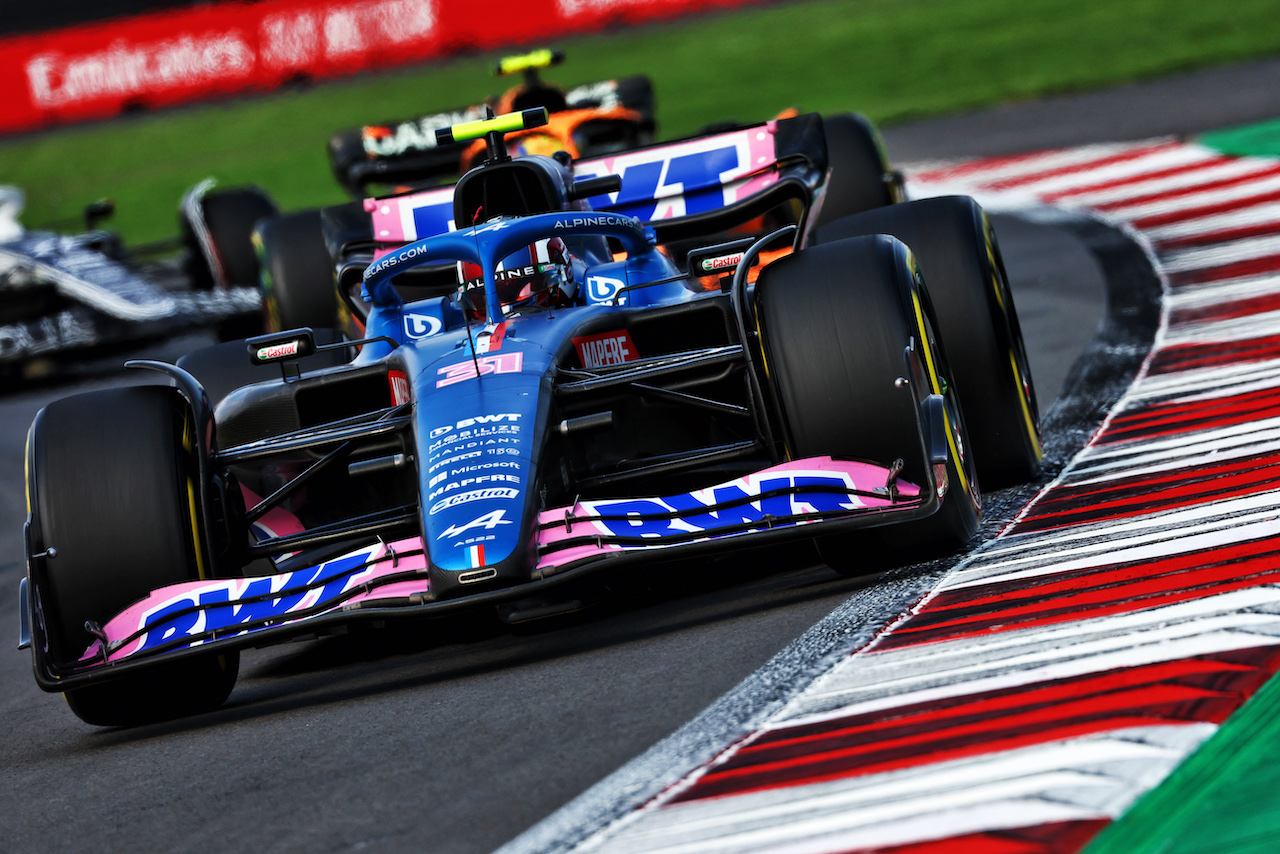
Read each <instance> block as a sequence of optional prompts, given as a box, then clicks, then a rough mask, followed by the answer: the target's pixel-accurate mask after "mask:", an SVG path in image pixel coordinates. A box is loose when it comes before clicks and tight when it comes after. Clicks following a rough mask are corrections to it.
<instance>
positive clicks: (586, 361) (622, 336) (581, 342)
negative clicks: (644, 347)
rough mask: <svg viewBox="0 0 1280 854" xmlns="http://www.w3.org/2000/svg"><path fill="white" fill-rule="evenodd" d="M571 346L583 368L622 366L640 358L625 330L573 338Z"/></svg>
mask: <svg viewBox="0 0 1280 854" xmlns="http://www.w3.org/2000/svg"><path fill="white" fill-rule="evenodd" d="M573 346H574V347H576V348H577V349H578V359H580V360H581V361H582V367H584V368H600V367H604V366H606V365H622V364H625V363H627V362H634V361H635V360H636V359H638V358H640V355H639V354H638V353H637V352H636V345H635V342H633V341H632V340H631V333H629V332H627V330H625V329H620V330H618V331H617V332H602V333H600V334H599V335H587V336H584V337H582V338H574V339H573Z"/></svg>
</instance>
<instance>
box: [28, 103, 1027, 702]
mask: <svg viewBox="0 0 1280 854" xmlns="http://www.w3.org/2000/svg"><path fill="white" fill-rule="evenodd" d="M542 120H545V114H544V113H543V112H542V111H541V110H533V111H529V112H528V113H524V114H514V115H511V116H503V117H498V118H496V119H493V120H487V121H480V122H477V123H473V124H471V125H467V126H458V127H454V128H451V129H447V130H445V131H444V132H443V134H444V135H445V137H446V139H447V138H453V139H455V140H456V139H460V138H463V137H473V138H483V139H485V140H486V144H487V146H488V150H489V155H488V158H487V160H486V161H485V162H484V163H483V164H482V165H481V166H479V167H477V168H475V169H473V170H471V171H470V172H468V173H467V174H466V175H465V176H464V177H463V178H462V179H461V180H460V181H459V183H458V184H457V186H456V188H454V189H453V190H452V197H451V205H450V207H449V210H448V212H447V213H448V217H447V218H448V219H451V220H452V221H453V223H455V224H459V225H461V226H462V227H459V228H456V229H453V230H450V228H449V224H448V223H447V222H445V221H443V220H441V218H440V217H438V216H437V213H438V211H434V210H433V209H431V208H430V207H429V206H428V207H427V208H426V212H425V213H423V214H422V215H421V216H415V211H416V210H418V208H415V207H414V206H415V205H419V204H423V202H422V200H421V199H419V200H418V201H414V200H413V199H412V197H406V199H408V200H407V201H405V202H404V206H403V207H402V208H398V209H396V210H395V211H393V210H392V206H391V203H390V202H388V204H387V206H386V207H387V210H386V211H385V212H384V214H385V215H386V216H387V217H391V218H397V217H398V220H397V221H398V222H400V223H401V225H402V226H403V227H405V228H410V229H416V233H415V234H412V235H408V242H406V243H404V244H403V245H400V246H399V247H398V248H395V249H391V250H389V251H385V250H384V251H383V252H382V253H381V254H380V256H379V257H378V258H377V259H376V260H374V261H373V262H372V263H369V264H367V265H366V266H365V267H364V268H363V273H362V274H361V281H362V290H363V298H362V306H363V316H364V319H365V329H366V332H365V335H364V337H363V338H362V339H360V340H355V341H352V340H347V339H344V338H343V337H342V336H340V335H336V334H335V333H333V332H332V331H330V330H313V329H310V328H305V329H294V330H288V331H285V332H281V333H273V334H270V335H266V336H261V337H258V338H254V339H249V340H248V341H247V342H244V341H241V342H229V343H226V344H221V345H216V346H214V347H211V348H208V349H207V350H204V351H198V352H196V353H193V354H190V355H189V356H188V357H185V358H184V359H183V360H181V361H180V362H179V364H178V365H169V364H164V363H156V362H141V363H139V362H135V363H131V364H132V365H133V366H134V367H138V368H145V369H150V370H153V371H158V372H160V373H162V374H164V375H166V376H167V377H168V379H169V380H170V385H153V386H140V387H131V388H120V389H109V390H103V391H96V392H90V393H87V394H80V395H76V396H73V397H68V398H65V399H62V400H59V401H56V402H54V403H52V404H50V405H49V406H48V407H46V408H45V409H44V410H42V411H41V412H40V413H39V415H38V416H37V417H36V419H35V421H34V422H33V424H32V427H31V431H30V437H29V443H28V457H29V459H28V471H29V479H28V495H29V501H30V516H29V518H28V521H27V525H26V544H27V553H28V561H27V562H28V573H27V576H26V578H25V579H24V580H23V582H22V590H21V596H20V601H21V606H22V632H23V644H24V646H30V648H31V649H32V651H33V654H34V663H35V675H36V679H37V681H38V683H39V684H40V686H41V687H42V688H44V689H46V690H49V691H61V692H64V693H65V695H66V697H67V699H68V701H69V703H70V705H71V708H72V709H73V710H74V711H75V713H76V714H77V715H79V716H80V717H81V718H83V719H84V720H86V721H88V722H91V723H95V724H106V725H115V724H132V723H137V722H141V721H147V720H153V719H157V718H163V717H168V716H173V715H179V714H186V713H191V712H195V711H200V710H205V709H209V708H213V707H216V706H217V705H219V704H220V703H222V702H223V701H224V700H225V699H226V697H227V696H228V694H229V692H230V691H231V689H232V686H233V683H234V681H235V678H236V671H237V663H238V651H239V650H240V649H241V648H243V647H248V646H260V645H263V644H268V643H272V642H275V641H279V640H283V639H286V638H292V637H297V636H300V635H313V634H317V633H325V632H328V631H332V630H336V629H345V628H346V627H347V625H348V624H350V623H353V622H355V621H361V620H364V621H385V620H388V619H391V618H395V617H419V618H421V617H428V616H431V615H443V614H449V613H453V612H456V611H458V610H459V609H469V608H471V609H474V608H486V607H487V608H497V609H498V612H499V614H500V615H501V616H502V617H503V618H504V619H507V620H509V621H513V622H514V621H520V620H523V619H527V618H530V617H534V616H538V615H545V614H550V613H555V612H557V611H560V610H565V609H567V608H571V607H574V606H575V603H577V602H579V601H581V599H582V597H581V596H580V594H579V592H578V591H579V587H580V586H581V585H586V584H588V583H589V582H590V581H591V580H593V579H596V578H598V577H599V576H600V575H601V574H604V573H625V572H628V571H629V570H630V569H631V568H633V567H636V566H639V565H641V564H643V563H645V562H651V561H669V560H674V559H677V558H682V557H690V556H697V555H699V554H707V553H720V552H725V551H727V550H730V549H735V548H741V547H751V546H755V545H760V544H766V543H770V542H779V541H784V540H788V539H796V538H803V539H810V540H813V541H815V542H816V543H817V545H818V548H819V550H820V552H821V554H822V555H823V556H824V558H825V559H826V560H827V561H828V562H829V563H830V564H831V565H832V566H833V567H834V568H836V569H837V570H840V571H844V572H850V573H856V572H860V571H861V572H865V571H866V570H867V569H868V568H869V567H871V566H877V565H880V564H882V563H883V561H884V560H891V561H899V562H905V561H912V560H916V559H919V558H920V557H923V556H927V555H932V554H936V553H939V552H945V551H952V550H955V549H957V548H959V547H962V546H963V545H964V544H966V543H967V542H968V541H969V540H970V539H971V538H972V537H973V536H974V534H975V532H976V530H977V527H978V523H979V514H980V508H981V499H980V496H979V487H978V475H979V473H981V474H982V476H983V478H984V479H986V480H987V481H988V482H989V483H993V484H1001V483H1010V482H1015V481H1020V480H1025V479H1027V478H1029V477H1032V476H1034V474H1035V472H1036V471H1037V469H1038V466H1039V461H1040V444H1039V436H1038V426H1037V416H1036V408H1035V399H1034V395H1033V393H1032V391H1031V384H1030V377H1029V374H1028V372H1027V366H1026V359H1025V355H1024V354H1023V351H1022V342H1021V338H1020V334H1019V332H1018V326H1017V318H1016V313H1015V311H1014V308H1013V302H1012V295H1011V294H1010V292H1009V288H1008V285H1007V282H1006V281H1005V276H1004V271H1003V268H1002V265H1001V262H1000V255H999V249H998V246H997V244H996V242H995V237H994V234H993V233H992V231H991V228H990V226H989V224H988V223H987V219H986V217H985V215H984V214H983V212H982V210H981V209H980V208H979V207H978V206H977V205H976V204H974V203H973V202H972V200H970V199H968V198H964V197H950V198H941V199H927V200H922V201H915V202H904V203H899V204H894V205H890V206H888V207H885V208H881V209H875V210H871V211H866V212H863V213H859V214H856V215H853V216H850V217H845V218H841V219H837V220H835V221H834V222H829V223H827V224H825V225H823V226H821V227H820V228H814V227H813V222H814V212H815V210H816V209H817V208H818V206H820V205H822V204H823V203H824V198H823V188H824V186H825V183H824V177H825V175H826V171H827V168H828V167H827V162H826V157H827V154H826V150H825V136H824V133H823V129H822V119H821V118H820V117H818V116H816V115H803V116H798V117H796V118H792V119H787V120H780V121H776V122H768V123H765V124H762V125H758V126H752V127H748V128H740V129H735V130H731V131H727V132H725V133H723V134H720V135H712V136H710V137H707V138H705V139H699V140H695V141H692V142H691V141H684V142H680V143H673V144H668V145H665V146H661V145H660V146H654V147H651V148H648V149H642V150H640V151H637V152H628V153H626V154H625V155H620V156H619V158H618V160H617V161H614V162H609V161H603V162H598V163H596V164H594V165H593V166H591V167H590V170H595V172H597V173H598V174H588V173H589V171H590V170H588V169H583V168H581V166H582V164H578V167H579V168H578V169H577V170H576V174H575V170H574V168H573V164H571V163H570V162H569V160H568V158H564V157H559V156H541V155H537V156H527V157H517V158H514V159H513V158H511V157H510V156H509V155H508V154H507V150H506V146H505V145H504V140H503V134H504V133H505V132H508V131H511V130H513V129H519V128H526V127H528V126H531V125H535V124H536V123H537V122H538V121H542ZM623 157H625V158H626V159H625V160H623ZM610 166H613V167H617V168H615V169H613V170H612V171H611V170H609V169H607V168H606V167H610ZM618 172H621V177H619V175H618ZM426 202H427V203H434V202H433V200H432V199H428V200H426ZM393 213H394V216H393ZM676 259H680V260H679V261H677V260H676ZM926 282H927V283H928V288H927V289H926V284H925V283H926ZM944 340H945V351H944ZM357 349H358V354H355V351H356V350H357ZM246 350H247V351H248V352H247V353H246ZM353 354H355V355H353ZM966 424H967V425H968V426H967V427H966ZM691 565H693V564H691ZM690 571H695V570H692V569H691V570H690Z"/></svg>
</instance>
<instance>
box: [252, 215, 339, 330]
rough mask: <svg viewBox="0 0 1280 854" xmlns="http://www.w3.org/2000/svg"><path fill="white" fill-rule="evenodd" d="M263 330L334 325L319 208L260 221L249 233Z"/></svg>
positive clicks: (333, 292) (333, 289)
mask: <svg viewBox="0 0 1280 854" xmlns="http://www.w3.org/2000/svg"><path fill="white" fill-rule="evenodd" d="M253 244H254V246H255V247H256V248H257V250H258V261H259V269H260V277H259V278H260V283H261V286H262V311H263V315H264V317H265V325H266V331H267V332H283V331H284V330H286V329H300V328H302V327H304V326H311V327H314V328H320V327H330V326H334V325H335V324H336V323H337V322H338V291H337V285H336V284H335V282H334V271H333V264H332V263H331V262H330V260H329V250H328V248H327V247H326V246H325V242H324V232H323V231H322V230H321V227H320V211H319V210H310V211H299V212H297V213H289V214H282V215H281V216H277V217H271V218H269V219H264V220H262V221H261V222H259V223H258V227H257V228H256V229H254V232H253Z"/></svg>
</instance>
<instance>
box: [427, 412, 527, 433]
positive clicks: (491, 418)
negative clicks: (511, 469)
mask: <svg viewBox="0 0 1280 854" xmlns="http://www.w3.org/2000/svg"><path fill="white" fill-rule="evenodd" d="M519 420H520V413H519V412H503V413H500V414H498V415H476V416H473V417H471V418H463V419H462V420H461V421H455V422H454V423H453V424H451V425H445V426H444V427H435V428H433V429H432V430H431V438H432V439H439V438H440V437H441V436H444V435H446V434H448V433H452V432H454V431H455V430H466V429H468V428H470V427H475V426H476V425H477V424H500V423H502V422H504V421H505V422H516V421H519Z"/></svg>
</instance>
